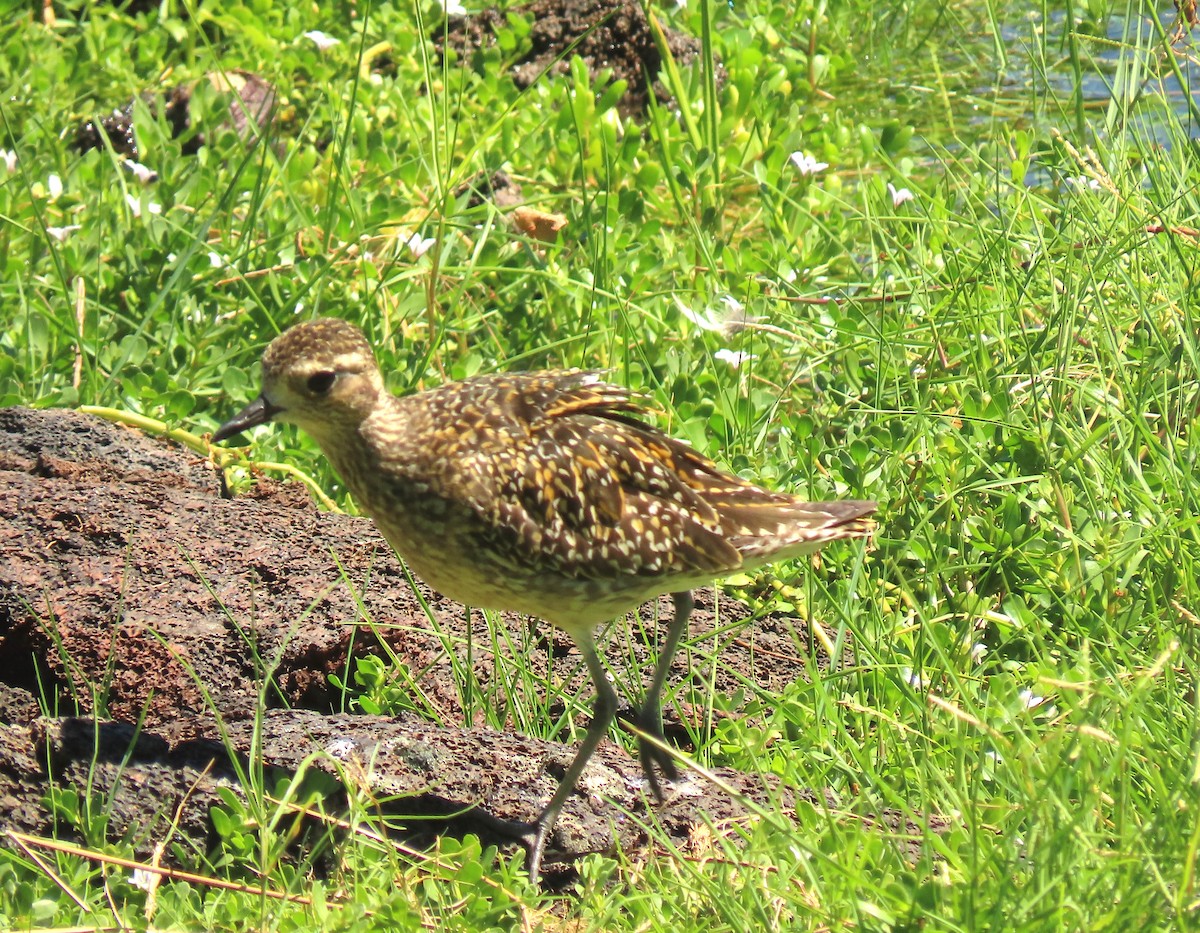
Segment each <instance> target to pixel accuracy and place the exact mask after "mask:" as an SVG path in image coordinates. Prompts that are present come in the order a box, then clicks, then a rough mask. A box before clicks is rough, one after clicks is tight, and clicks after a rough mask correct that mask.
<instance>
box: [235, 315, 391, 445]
mask: <svg viewBox="0 0 1200 933" xmlns="http://www.w3.org/2000/svg"><path fill="white" fill-rule="evenodd" d="M262 378H263V385H262V392H261V393H260V394H259V396H258V398H256V399H255V400H254V401H253V402H251V403H250V404H249V405H247V406H246V407H245V408H244V409H243V410H242V411H241V412H239V413H238V414H237V415H235V416H234V417H233V418H231V419H230V420H229V421H227V422H225V424H223V425H221V427H219V428H218V429H217V431H216V433H215V434H213V441H214V442H218V441H223V440H226V439H227V438H230V437H233V436H235V435H237V434H240V433H242V432H243V431H245V430H248V429H249V428H252V427H255V426H256V425H260V424H266V423H267V422H268V421H283V422H287V423H288V424H295V425H297V426H299V427H301V428H303V429H304V430H305V431H307V432H308V433H309V434H311V435H312V436H313V437H314V438H315V439H316V440H317V441H320V440H321V439H322V438H323V437H328V436H330V435H333V434H337V433H339V432H341V431H345V430H347V429H350V430H353V429H355V428H357V427H358V425H359V424H361V423H362V421H363V419H365V418H366V417H367V416H368V415H369V414H370V413H371V411H372V409H373V408H374V407H375V405H376V403H377V401H378V399H379V396H380V394H381V393H382V392H383V391H384V388H383V379H382V377H381V376H380V374H379V367H378V366H377V365H376V363H375V354H374V353H373V352H372V351H371V345H370V344H369V343H368V342H367V338H366V337H364V336H363V332H362V331H361V330H359V329H358V328H357V327H355V326H354V325H353V324H351V323H349V322H348V321H343V320H340V319H338V318H318V319H317V320H315V321H307V322H305V323H302V324H297V325H296V326H295V327H292V328H291V329H290V330H287V331H285V332H284V333H283V334H280V335H279V336H278V337H276V338H275V339H274V340H273V341H271V343H270V345H269V346H268V347H267V349H266V351H265V352H264V353H263V358H262Z"/></svg>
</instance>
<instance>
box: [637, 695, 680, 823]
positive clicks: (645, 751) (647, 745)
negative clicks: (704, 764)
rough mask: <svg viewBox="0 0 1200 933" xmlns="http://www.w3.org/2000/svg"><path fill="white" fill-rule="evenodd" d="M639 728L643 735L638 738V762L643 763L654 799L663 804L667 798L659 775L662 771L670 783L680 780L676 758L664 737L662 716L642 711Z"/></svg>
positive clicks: (638, 719) (650, 711) (653, 712)
mask: <svg viewBox="0 0 1200 933" xmlns="http://www.w3.org/2000/svg"><path fill="white" fill-rule="evenodd" d="M637 727H638V731H639V732H641V733H642V734H641V735H639V736H638V760H639V761H641V763H642V774H643V775H644V776H645V778H646V784H647V785H649V787H650V790H651V791H652V792H653V793H654V799H655V800H657V801H658V802H659V803H660V804H661V803H662V802H663V800H664V799H665V797H664V795H663V789H662V782H661V781H660V780H659V778H658V773H659V772H660V771H661V772H662V774H663V775H664V776H665V777H666V779H667V780H668V781H677V780H678V779H679V769H678V768H677V767H675V758H674V756H673V755H672V754H671V751H670V749H669V748H668V747H667V742H666V739H665V738H664V736H663V727H662V715H661V714H657V713H656V711H653V710H642V712H641V713H639V714H638V718H637Z"/></svg>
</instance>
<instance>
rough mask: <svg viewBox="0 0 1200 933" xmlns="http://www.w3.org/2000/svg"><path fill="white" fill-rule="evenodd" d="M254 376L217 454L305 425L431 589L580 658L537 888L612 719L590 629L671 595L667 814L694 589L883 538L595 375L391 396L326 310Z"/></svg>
mask: <svg viewBox="0 0 1200 933" xmlns="http://www.w3.org/2000/svg"><path fill="white" fill-rule="evenodd" d="M262 380H263V384H262V392H261V394H260V395H259V396H258V398H256V399H255V400H254V401H253V402H251V403H250V404H249V405H248V406H247V407H246V408H245V409H244V410H243V411H242V412H241V413H239V414H238V415H236V416H235V417H233V418H232V419H230V420H229V421H227V422H226V423H225V424H223V425H221V427H220V428H219V429H218V430H217V432H216V433H215V434H214V435H213V441H214V442H219V441H222V440H226V439H228V438H230V437H233V436H235V435H237V434H240V433H241V432H243V431H245V430H247V429H248V428H252V427H254V426H256V425H260V424H264V423H266V422H268V421H279V422H287V423H289V424H295V425H297V426H298V427H300V428H301V429H302V430H304V431H306V432H307V433H308V434H310V435H311V436H312V437H313V439H314V440H315V441H316V442H317V443H318V445H320V447H321V450H322V451H323V452H324V453H325V456H326V457H328V458H329V461H330V462H331V463H332V464H333V467H334V469H335V470H337V472H338V473H339V474H340V475H341V477H342V479H343V481H344V482H345V483H346V486H347V487H348V488H349V490H350V492H351V493H352V494H353V495H354V497H355V499H356V500H357V502H358V503H359V505H360V506H361V507H362V509H363V511H364V512H366V514H367V515H369V516H370V517H371V518H372V519H373V520H374V522H375V524H376V525H377V526H378V527H379V530H380V531H381V532H382V533H383V535H384V537H385V538H387V540H388V541H389V542H390V543H391V545H392V546H393V547H394V548H395V549H396V551H397V552H398V553H399V554H400V556H401V557H402V558H403V559H404V560H405V561H407V563H408V565H409V566H410V567H411V568H412V569H413V570H414V571H415V572H416V574H417V575H418V576H419V577H421V578H422V579H423V580H424V581H425V582H426V583H428V584H429V585H430V586H432V587H434V588H435V589H437V590H439V591H440V592H441V593H443V594H444V595H445V596H448V597H450V598H451V599H454V600H457V601H458V602H461V603H464V604H465V605H468V606H475V607H477V608H483V609H497V610H508V611H510V612H519V613H525V614H527V615H530V616H536V617H537V618H539V619H544V620H545V621H547V622H550V623H551V624H552V625H556V626H557V627H558V628H560V629H562V630H563V631H565V632H567V633H568V634H569V635H570V636H571V638H572V639H573V640H574V642H575V644H576V645H577V646H578V648H579V651H580V653H581V654H582V655H583V659H584V661H585V662H586V663H587V668H588V672H589V674H590V675H591V679H592V682H593V684H594V686H595V689H596V701H595V706H594V708H593V710H592V720H591V723H590V724H589V726H588V729H587V732H586V734H585V736H584V739H583V741H582V742H581V743H580V744H579V749H578V751H577V752H576V753H575V757H574V759H573V760H572V762H571V764H570V766H569V767H568V768H567V770H566V772H565V773H564V774H563V777H562V780H561V781H560V782H559V785H558V788H557V790H556V791H555V793H554V795H553V796H552V797H551V798H550V800H549V802H548V803H547V804H546V805H545V807H544V808H543V809H542V811H541V813H540V814H539V815H538V816H537V818H536V819H535V820H534V821H533V822H532V823H530V824H528V825H526V826H524V827H523V830H522V831H521V832H520V833H519V834H518V835H520V837H521V839H522V841H523V842H524V843H525V845H526V847H527V849H528V852H529V862H528V866H529V875H530V877H531V879H533V880H534V881H535V882H536V881H537V879H538V876H539V873H540V870H541V864H542V858H543V855H544V853H545V849H546V843H547V840H548V839H549V838H550V835H551V833H552V831H553V829H554V825H555V823H556V821H557V819H558V815H559V812H560V811H561V810H562V808H563V804H564V803H566V801H567V799H568V798H569V797H570V795H571V794H572V793H573V792H574V789H575V785H576V783H577V781H578V780H579V777H580V775H582V773H583V770H584V768H585V767H586V766H587V763H588V760H589V759H590V758H591V757H592V754H593V752H595V750H596V746H597V745H598V744H599V743H600V740H601V739H602V738H603V737H604V736H605V734H606V733H607V732H608V729H609V727H610V726H611V724H612V721H613V717H614V716H615V714H616V709H617V695H616V692H615V691H614V690H613V687H612V686H611V684H609V682H608V678H607V677H606V676H605V673H604V669H603V667H602V665H601V663H600V659H599V657H598V655H597V652H596V643H595V639H594V636H593V630H594V628H595V627H596V626H597V625H598V624H600V623H602V622H606V621H609V620H611V619H613V618H615V617H618V616H620V615H622V614H623V613H626V612H628V611H630V610H632V609H635V608H636V607H638V606H639V605H641V604H642V603H644V602H646V601H648V600H650V599H654V598H655V597H657V596H659V595H660V594H663V593H671V594H672V595H673V598H674V604H675V612H674V616H673V618H672V620H671V623H670V625H669V627H668V629H667V634H666V639H665V641H664V643H663V645H662V649H661V652H660V654H659V657H658V662H657V664H656V665H655V668H654V674H653V677H652V678H651V681H650V686H649V689H648V690H647V692H646V698H645V701H644V702H643V704H642V707H641V709H640V710H639V712H638V715H637V724H638V731H639V739H638V752H639V756H640V759H641V764H642V771H643V773H644V775H645V778H646V783H647V785H648V786H649V787H650V789H651V790H652V791H653V793H654V795H655V797H656V798H657V799H658V800H659V801H660V802H661V801H662V799H663V793H662V787H661V784H660V782H659V778H658V773H657V772H659V771H661V772H662V773H663V774H664V775H665V776H666V777H667V778H668V779H671V780H674V779H676V778H677V777H678V771H677V769H676V767H675V763H674V761H673V760H672V757H671V755H670V754H669V753H668V752H667V751H666V750H665V749H664V747H663V744H662V741H663V740H662V735H663V728H662V711H661V696H662V690H663V685H664V683H665V681H666V679H667V673H668V671H669V670H670V665H671V658H672V656H673V655H674V654H675V650H676V648H677V647H678V646H679V641H680V639H681V638H682V636H683V634H684V632H685V631H686V630H687V624H688V618H689V616H690V615H691V611H692V606H693V602H692V597H691V593H690V591H691V590H692V589H693V588H695V587H697V586H703V585H707V584H708V583H710V582H712V581H713V580H714V579H716V578H719V577H723V576H727V575H729V574H732V573H737V572H742V571H746V570H751V569H753V568H755V567H760V566H762V565H764V564H767V563H772V562H775V561H779V560H784V559H786V558H790V557H795V556H797V555H801V554H806V553H809V552H812V551H815V550H817V549H818V548H820V547H821V546H822V545H824V544H826V543H827V542H829V541H834V540H836V539H839V538H854V537H862V536H864V535H867V534H869V532H870V530H871V528H872V527H873V522H872V521H871V519H870V515H871V514H872V513H873V512H874V511H875V503H874V502H865V501H850V500H841V501H832V502H806V501H804V500H802V499H798V498H796V497H794V496H790V495H786V494H784V493H778V492H771V491H769V490H766V489H763V488H762V487H760V486H756V485H755V484H753V483H751V482H749V481H747V480H744V479H741V478H739V477H737V476H733V475H730V474H728V473H725V472H722V471H721V470H720V469H718V468H717V466H716V465H715V464H714V463H713V462H712V461H710V460H708V459H706V458H705V457H703V456H701V455H700V454H699V453H697V452H696V451H695V450H693V449H692V448H691V447H689V446H688V445H687V444H685V443H683V442H682V441H678V440H675V439H673V438H671V437H670V436H668V435H667V434H665V433H663V432H661V431H659V430H658V429H656V428H654V427H652V426H651V425H649V424H647V423H646V422H645V421H644V420H643V416H644V415H645V412H644V411H643V410H642V409H641V407H640V406H639V405H638V404H637V403H636V402H635V401H634V400H633V399H632V398H631V396H630V394H629V392H627V391H626V390H625V389H623V388H621V387H619V386H616V385H613V384H611V383H609V382H606V381H604V380H603V379H602V378H601V377H600V376H599V375H598V374H596V373H592V372H578V371H573V372H566V371H546V372H529V373H508V374H504V373H501V374H495V375H486V376H477V377H475V378H472V379H466V380H463V381H461V382H453V383H450V384H448V385H444V386H442V387H441V388H437V389H431V390H429V391H426V392H419V393H417V394H414V395H408V396H403V397H398V396H395V395H392V394H391V393H390V392H389V391H388V390H387V389H386V388H385V386H384V382H383V376H382V374H381V373H380V370H379V366H378V365H377V363H376V360H375V355H374V353H373V351H372V348H371V344H370V343H369V342H368V341H367V339H366V337H365V336H364V335H363V333H362V331H361V330H359V328H357V327H355V326H354V325H353V324H350V323H348V322H346V321H343V320H339V319H336V318H320V319H317V320H313V321H309V322H307V323H302V324H297V325H296V326H295V327H292V328H291V329H290V330H288V331H286V332H284V333H283V334H282V335H280V336H279V337H277V338H276V339H275V340H274V341H272V342H271V344H270V345H269V346H268V347H267V349H266V351H265V352H264V353H263V358H262Z"/></svg>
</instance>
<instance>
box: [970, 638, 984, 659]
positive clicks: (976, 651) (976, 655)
mask: <svg viewBox="0 0 1200 933" xmlns="http://www.w3.org/2000/svg"><path fill="white" fill-rule="evenodd" d="M985 654H987V645H985V644H984V643H983V642H976V643H975V644H974V645H972V646H971V660H972V661H974V662H975V663H976V664H982V663H983V656H984V655H985Z"/></svg>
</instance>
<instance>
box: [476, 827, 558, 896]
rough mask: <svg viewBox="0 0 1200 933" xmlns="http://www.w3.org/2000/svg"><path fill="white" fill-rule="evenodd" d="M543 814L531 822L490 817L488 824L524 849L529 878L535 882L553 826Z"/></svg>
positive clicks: (538, 878)
mask: <svg viewBox="0 0 1200 933" xmlns="http://www.w3.org/2000/svg"><path fill="white" fill-rule="evenodd" d="M543 817H544V814H543V815H542V816H539V817H538V819H536V820H534V821H533V822H532V823H526V822H523V821H521V820H499V819H494V818H493V819H490V820H488V824H489V825H490V826H491V827H492V828H493V829H495V830H497V831H498V832H502V833H504V835H506V836H508V837H509V838H510V839H512V840H513V841H514V842H517V843H519V844H520V845H521V847H522V848H523V849H524V850H525V864H526V866H527V870H528V872H529V880H530V882H531V883H533V884H537V883H538V881H539V880H540V878H541V873H542V856H543V855H544V854H545V851H546V842H547V841H548V840H549V838H550V832H551V830H552V829H553V828H554V821H553V820H552V819H551V820H546V819H543Z"/></svg>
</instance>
